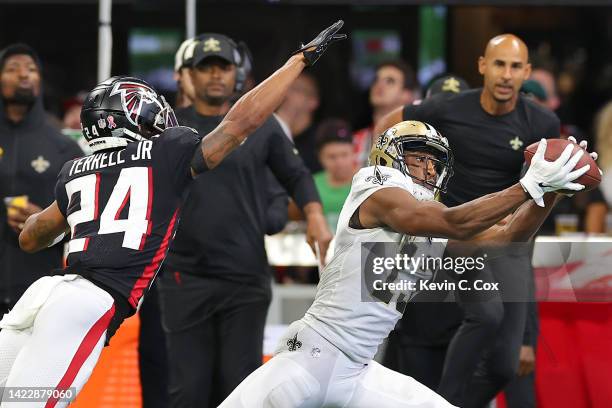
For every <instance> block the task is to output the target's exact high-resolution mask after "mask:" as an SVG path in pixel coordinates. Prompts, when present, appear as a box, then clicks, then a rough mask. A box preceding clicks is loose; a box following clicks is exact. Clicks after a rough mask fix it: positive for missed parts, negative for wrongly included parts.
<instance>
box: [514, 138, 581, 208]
mask: <svg viewBox="0 0 612 408" xmlns="http://www.w3.org/2000/svg"><path fill="white" fill-rule="evenodd" d="M546 145H547V142H546V139H542V140H541V141H540V144H539V145H538V150H536V152H535V154H534V155H533V159H531V165H530V166H529V169H528V170H527V173H525V175H524V176H523V178H522V179H521V180H520V183H521V185H522V186H523V188H524V189H525V191H526V192H527V193H529V195H530V196H531V198H533V200H534V201H535V202H536V204H537V205H539V206H540V207H544V199H543V198H542V197H543V196H544V193H547V192H549V191H556V190H572V191H580V190H582V189H584V185H582V184H579V183H573V181H574V180H576V179H577V178H579V177H580V176H582V175H583V174H584V173H586V172H587V171H589V168H590V167H591V166H590V165H588V164H587V165H586V166H584V167H582V168H580V169H578V170H574V167H575V166H576V164H577V163H578V161H579V160H580V158H581V157H582V155H583V154H584V150H582V149H580V151H578V152H576V154H574V155H573V156H572V150H574V146H573V145H568V146H567V147H566V148H565V150H564V151H563V153H561V155H560V156H559V158H558V159H557V160H555V161H552V162H551V161H547V160H546V159H545V158H544V153H545V152H546Z"/></svg>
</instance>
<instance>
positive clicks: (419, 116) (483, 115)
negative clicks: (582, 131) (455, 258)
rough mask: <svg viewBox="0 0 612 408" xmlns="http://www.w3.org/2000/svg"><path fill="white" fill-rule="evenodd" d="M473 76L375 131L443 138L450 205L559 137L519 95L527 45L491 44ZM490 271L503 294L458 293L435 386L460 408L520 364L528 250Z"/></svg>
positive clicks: (505, 176)
mask: <svg viewBox="0 0 612 408" xmlns="http://www.w3.org/2000/svg"><path fill="white" fill-rule="evenodd" d="M478 70H479V72H480V74H481V75H483V77H484V86H483V88H481V89H474V90H469V91H466V92H461V93H458V94H457V95H455V96H451V97H449V98H443V97H433V98H431V99H429V100H427V101H424V102H423V103H422V104H420V105H418V106H406V107H403V108H399V109H397V110H396V111H394V112H392V113H391V114H389V115H388V116H387V117H386V118H385V119H383V120H382V121H381V124H380V126H379V129H378V132H381V131H382V130H383V129H385V128H389V127H390V126H392V125H393V124H395V123H398V122H400V121H402V120H408V119H410V120H420V121H424V122H427V123H430V124H431V125H432V126H434V127H436V129H438V130H439V131H440V133H441V134H442V135H444V136H445V137H446V138H448V141H449V143H450V147H451V148H452V150H453V153H454V154H455V165H454V170H455V174H454V176H453V179H452V180H453V181H452V183H449V189H448V192H447V194H445V195H444V196H443V197H442V200H443V201H444V203H445V204H446V205H448V206H456V205H459V204H462V203H464V202H466V201H469V200H472V199H475V198H477V197H481V196H483V195H485V194H488V193H490V192H492V191H496V190H499V189H502V188H506V187H507V186H509V185H511V184H512V183H515V182H516V181H517V180H518V179H519V178H520V174H521V169H522V167H523V162H524V158H523V150H524V149H525V148H526V147H527V146H529V145H530V144H532V143H534V142H537V141H539V140H540V139H541V138H557V137H559V133H560V129H559V127H560V125H559V119H558V118H557V117H556V115H555V114H554V113H552V112H550V111H548V110H546V109H544V108H542V107H541V106H539V105H537V104H535V103H534V102H533V101H531V100H529V99H528V98H525V97H524V96H521V95H520V93H519V90H520V88H521V85H522V84H523V82H524V81H525V80H526V79H527V78H529V74H530V71H531V65H530V64H529V55H528V50H527V46H526V45H525V43H524V42H523V41H522V40H521V39H520V38H518V37H516V36H515V35H512V34H503V35H499V36H496V37H494V38H492V39H491V40H490V41H489V42H488V44H487V46H486V49H485V52H484V55H483V56H481V57H480V58H479V61H478ZM488 267H489V268H490V271H491V272H492V274H493V277H494V278H495V279H496V280H497V282H499V286H500V289H501V290H500V292H499V293H498V294H497V295H493V296H490V297H489V298H487V299H486V301H483V299H481V298H479V297H478V295H479V294H478V293H475V292H474V293H473V294H469V293H467V292H460V291H457V292H456V293H455V295H456V297H457V298H458V300H459V303H460V304H461V306H462V309H463V312H464V320H463V322H462V323H461V326H460V327H459V329H458V330H457V332H456V334H455V335H454V336H453V339H452V341H451V343H450V346H449V349H448V352H447V355H446V359H445V363H444V369H443V373H442V379H441V381H440V384H439V386H438V388H437V391H438V393H440V394H441V395H442V396H443V397H445V398H446V399H447V400H448V401H449V402H451V403H452V404H454V405H458V406H461V407H465V408H481V407H484V406H485V405H486V404H488V402H489V401H490V400H491V399H493V398H494V397H495V395H496V394H497V393H498V392H499V391H500V390H502V389H503V388H504V387H505V385H506V384H507V383H508V382H509V381H510V380H511V379H512V378H514V376H515V375H516V372H517V370H518V366H519V350H520V347H521V344H522V340H523V333H524V329H525V321H526V316H527V303H528V302H527V301H528V298H529V282H530V279H531V275H530V257H529V251H528V248H525V247H521V248H516V247H512V248H510V249H509V251H508V254H506V255H504V256H500V257H498V258H496V259H494V260H493V259H490V260H489V261H488ZM502 294H503V296H504V298H503V299H502V298H501V295H502ZM483 295H484V294H483ZM474 297H476V299H475V300H474V299H469V298H474ZM507 300H512V301H507Z"/></svg>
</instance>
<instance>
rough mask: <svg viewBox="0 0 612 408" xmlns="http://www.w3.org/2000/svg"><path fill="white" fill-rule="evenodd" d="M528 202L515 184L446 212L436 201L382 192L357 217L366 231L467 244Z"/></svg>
mask: <svg viewBox="0 0 612 408" xmlns="http://www.w3.org/2000/svg"><path fill="white" fill-rule="evenodd" d="M529 198H530V197H529V195H528V194H526V193H525V191H524V190H523V188H522V187H521V186H520V185H519V184H518V183H517V184H515V185H514V186H512V187H510V188H507V189H506V190H503V191H500V192H497V193H492V194H488V195H486V196H483V197H481V198H479V199H476V200H474V201H470V202H467V203H465V204H462V205H459V206H457V207H451V208H448V207H446V206H445V205H444V204H442V203H439V202H437V201H418V200H417V199H415V198H414V197H413V196H412V194H410V193H409V192H407V191H406V190H403V189H400V188H384V189H381V190H378V191H377V192H375V193H374V194H372V196H370V197H369V198H368V199H367V200H366V201H365V202H364V203H363V204H362V205H361V207H360V209H359V217H360V222H361V224H362V225H363V227H365V228H374V227H380V226H388V227H390V228H391V229H393V230H394V231H397V232H402V233H404V234H409V235H414V236H429V237H442V238H451V239H458V240H467V239H470V238H472V237H473V236H474V235H476V234H478V233H480V232H482V231H484V230H485V229H487V228H489V227H491V226H493V225H494V224H496V223H497V222H499V221H500V220H501V219H502V218H504V217H505V216H506V215H508V214H510V213H512V212H513V211H514V210H516V209H517V208H518V207H519V206H520V205H521V204H523V203H524V202H525V201H527V200H528V199H529Z"/></svg>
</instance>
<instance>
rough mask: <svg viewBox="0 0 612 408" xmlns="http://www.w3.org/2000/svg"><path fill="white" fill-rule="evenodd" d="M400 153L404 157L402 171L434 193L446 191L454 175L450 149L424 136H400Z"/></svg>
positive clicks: (398, 147) (398, 143)
mask: <svg viewBox="0 0 612 408" xmlns="http://www.w3.org/2000/svg"><path fill="white" fill-rule="evenodd" d="M396 149H397V150H398V155H399V156H400V157H402V158H403V163H402V165H400V167H402V168H401V171H402V172H404V174H406V175H407V176H409V177H410V178H412V180H413V181H414V182H415V183H416V184H417V185H419V186H423V187H425V188H427V189H429V190H430V191H432V192H433V194H434V195H436V194H438V193H439V192H445V191H446V185H447V184H448V180H449V178H450V176H451V175H452V167H451V166H452V157H451V155H450V151H449V149H448V148H447V147H446V146H444V145H442V144H439V143H437V142H435V141H431V140H424V139H423V138H410V137H408V138H399V140H398V141H397V147H396Z"/></svg>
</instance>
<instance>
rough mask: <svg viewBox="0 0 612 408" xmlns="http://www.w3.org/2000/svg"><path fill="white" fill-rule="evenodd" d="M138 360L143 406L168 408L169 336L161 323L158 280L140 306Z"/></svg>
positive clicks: (144, 407)
mask: <svg viewBox="0 0 612 408" xmlns="http://www.w3.org/2000/svg"><path fill="white" fill-rule="evenodd" d="M139 318H140V335H139V339H138V363H139V365H140V385H141V387H142V407H143V408H166V407H168V361H167V356H166V338H165V334H164V331H163V329H162V325H161V316H160V310H159V294H158V290H157V282H154V283H153V286H152V287H151V290H149V291H148V292H147V294H146V296H145V298H144V300H143V302H142V305H141V306H140V311H139Z"/></svg>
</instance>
